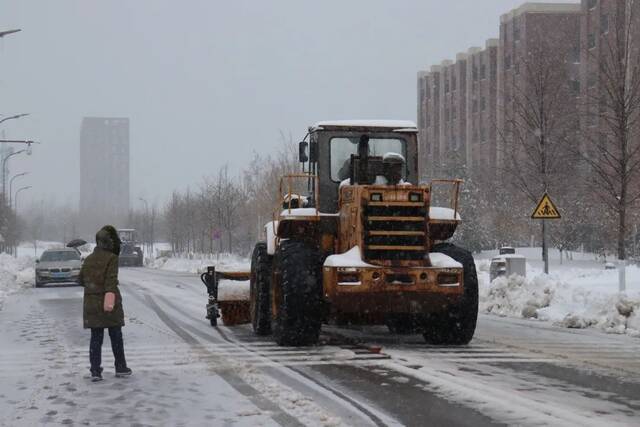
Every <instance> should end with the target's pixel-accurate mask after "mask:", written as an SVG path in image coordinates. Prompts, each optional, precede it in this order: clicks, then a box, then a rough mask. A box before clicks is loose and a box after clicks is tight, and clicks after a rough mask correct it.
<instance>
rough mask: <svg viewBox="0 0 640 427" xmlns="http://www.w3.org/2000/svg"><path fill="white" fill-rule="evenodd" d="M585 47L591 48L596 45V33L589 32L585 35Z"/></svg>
mask: <svg viewBox="0 0 640 427" xmlns="http://www.w3.org/2000/svg"><path fill="white" fill-rule="evenodd" d="M587 47H588V48H589V49H593V48H594V47H596V35H595V34H593V33H591V34H589V35H588V36H587Z"/></svg>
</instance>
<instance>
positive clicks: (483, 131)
mask: <svg viewBox="0 0 640 427" xmlns="http://www.w3.org/2000/svg"><path fill="white" fill-rule="evenodd" d="M486 136H487V135H486V132H485V130H484V126H480V141H481V142H485V140H486Z"/></svg>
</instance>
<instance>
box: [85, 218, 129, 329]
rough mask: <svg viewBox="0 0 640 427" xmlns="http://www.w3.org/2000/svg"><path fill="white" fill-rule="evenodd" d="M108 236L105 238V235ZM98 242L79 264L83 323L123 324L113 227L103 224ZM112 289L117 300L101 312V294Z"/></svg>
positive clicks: (117, 244) (89, 325) (99, 325)
mask: <svg viewBox="0 0 640 427" xmlns="http://www.w3.org/2000/svg"><path fill="white" fill-rule="evenodd" d="M106 236H108V238H106V239H105V237H106ZM96 243H97V244H98V245H97V246H96V248H95V249H94V251H93V253H92V254H91V255H89V256H88V257H87V258H86V259H85V260H84V263H83V264H82V269H81V270H80V276H79V282H80V284H81V285H82V286H84V304H83V325H84V327H85V328H110V327H115V326H124V310H123V308H122V296H121V295H120V290H119V289H118V254H117V253H116V252H118V253H119V252H120V239H119V238H118V234H117V232H116V230H115V228H114V227H112V226H105V227H103V228H102V229H101V230H100V231H99V232H98V234H97V235H96ZM107 292H113V293H114V294H115V295H116V303H115V306H114V308H113V310H112V311H111V312H106V311H104V295H105V294H106V293H107Z"/></svg>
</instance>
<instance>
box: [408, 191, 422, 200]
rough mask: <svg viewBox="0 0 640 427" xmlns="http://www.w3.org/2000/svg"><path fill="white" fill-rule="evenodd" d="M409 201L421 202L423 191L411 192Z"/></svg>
mask: <svg viewBox="0 0 640 427" xmlns="http://www.w3.org/2000/svg"><path fill="white" fill-rule="evenodd" d="M409 201H410V202H421V201H422V193H409Z"/></svg>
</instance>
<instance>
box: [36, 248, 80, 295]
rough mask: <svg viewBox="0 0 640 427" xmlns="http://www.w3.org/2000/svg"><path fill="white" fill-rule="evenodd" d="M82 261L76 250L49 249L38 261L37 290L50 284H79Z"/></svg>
mask: <svg viewBox="0 0 640 427" xmlns="http://www.w3.org/2000/svg"><path fill="white" fill-rule="evenodd" d="M81 266H82V260H81V258H80V253H79V252H78V251H77V250H76V249H75V248H60V249H47V250H46V251H44V252H43V253H42V256H40V259H38V260H36V281H35V286H36V288H39V287H42V286H44V285H46V284H50V283H76V284H79V283H78V276H79V275H80V267H81Z"/></svg>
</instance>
